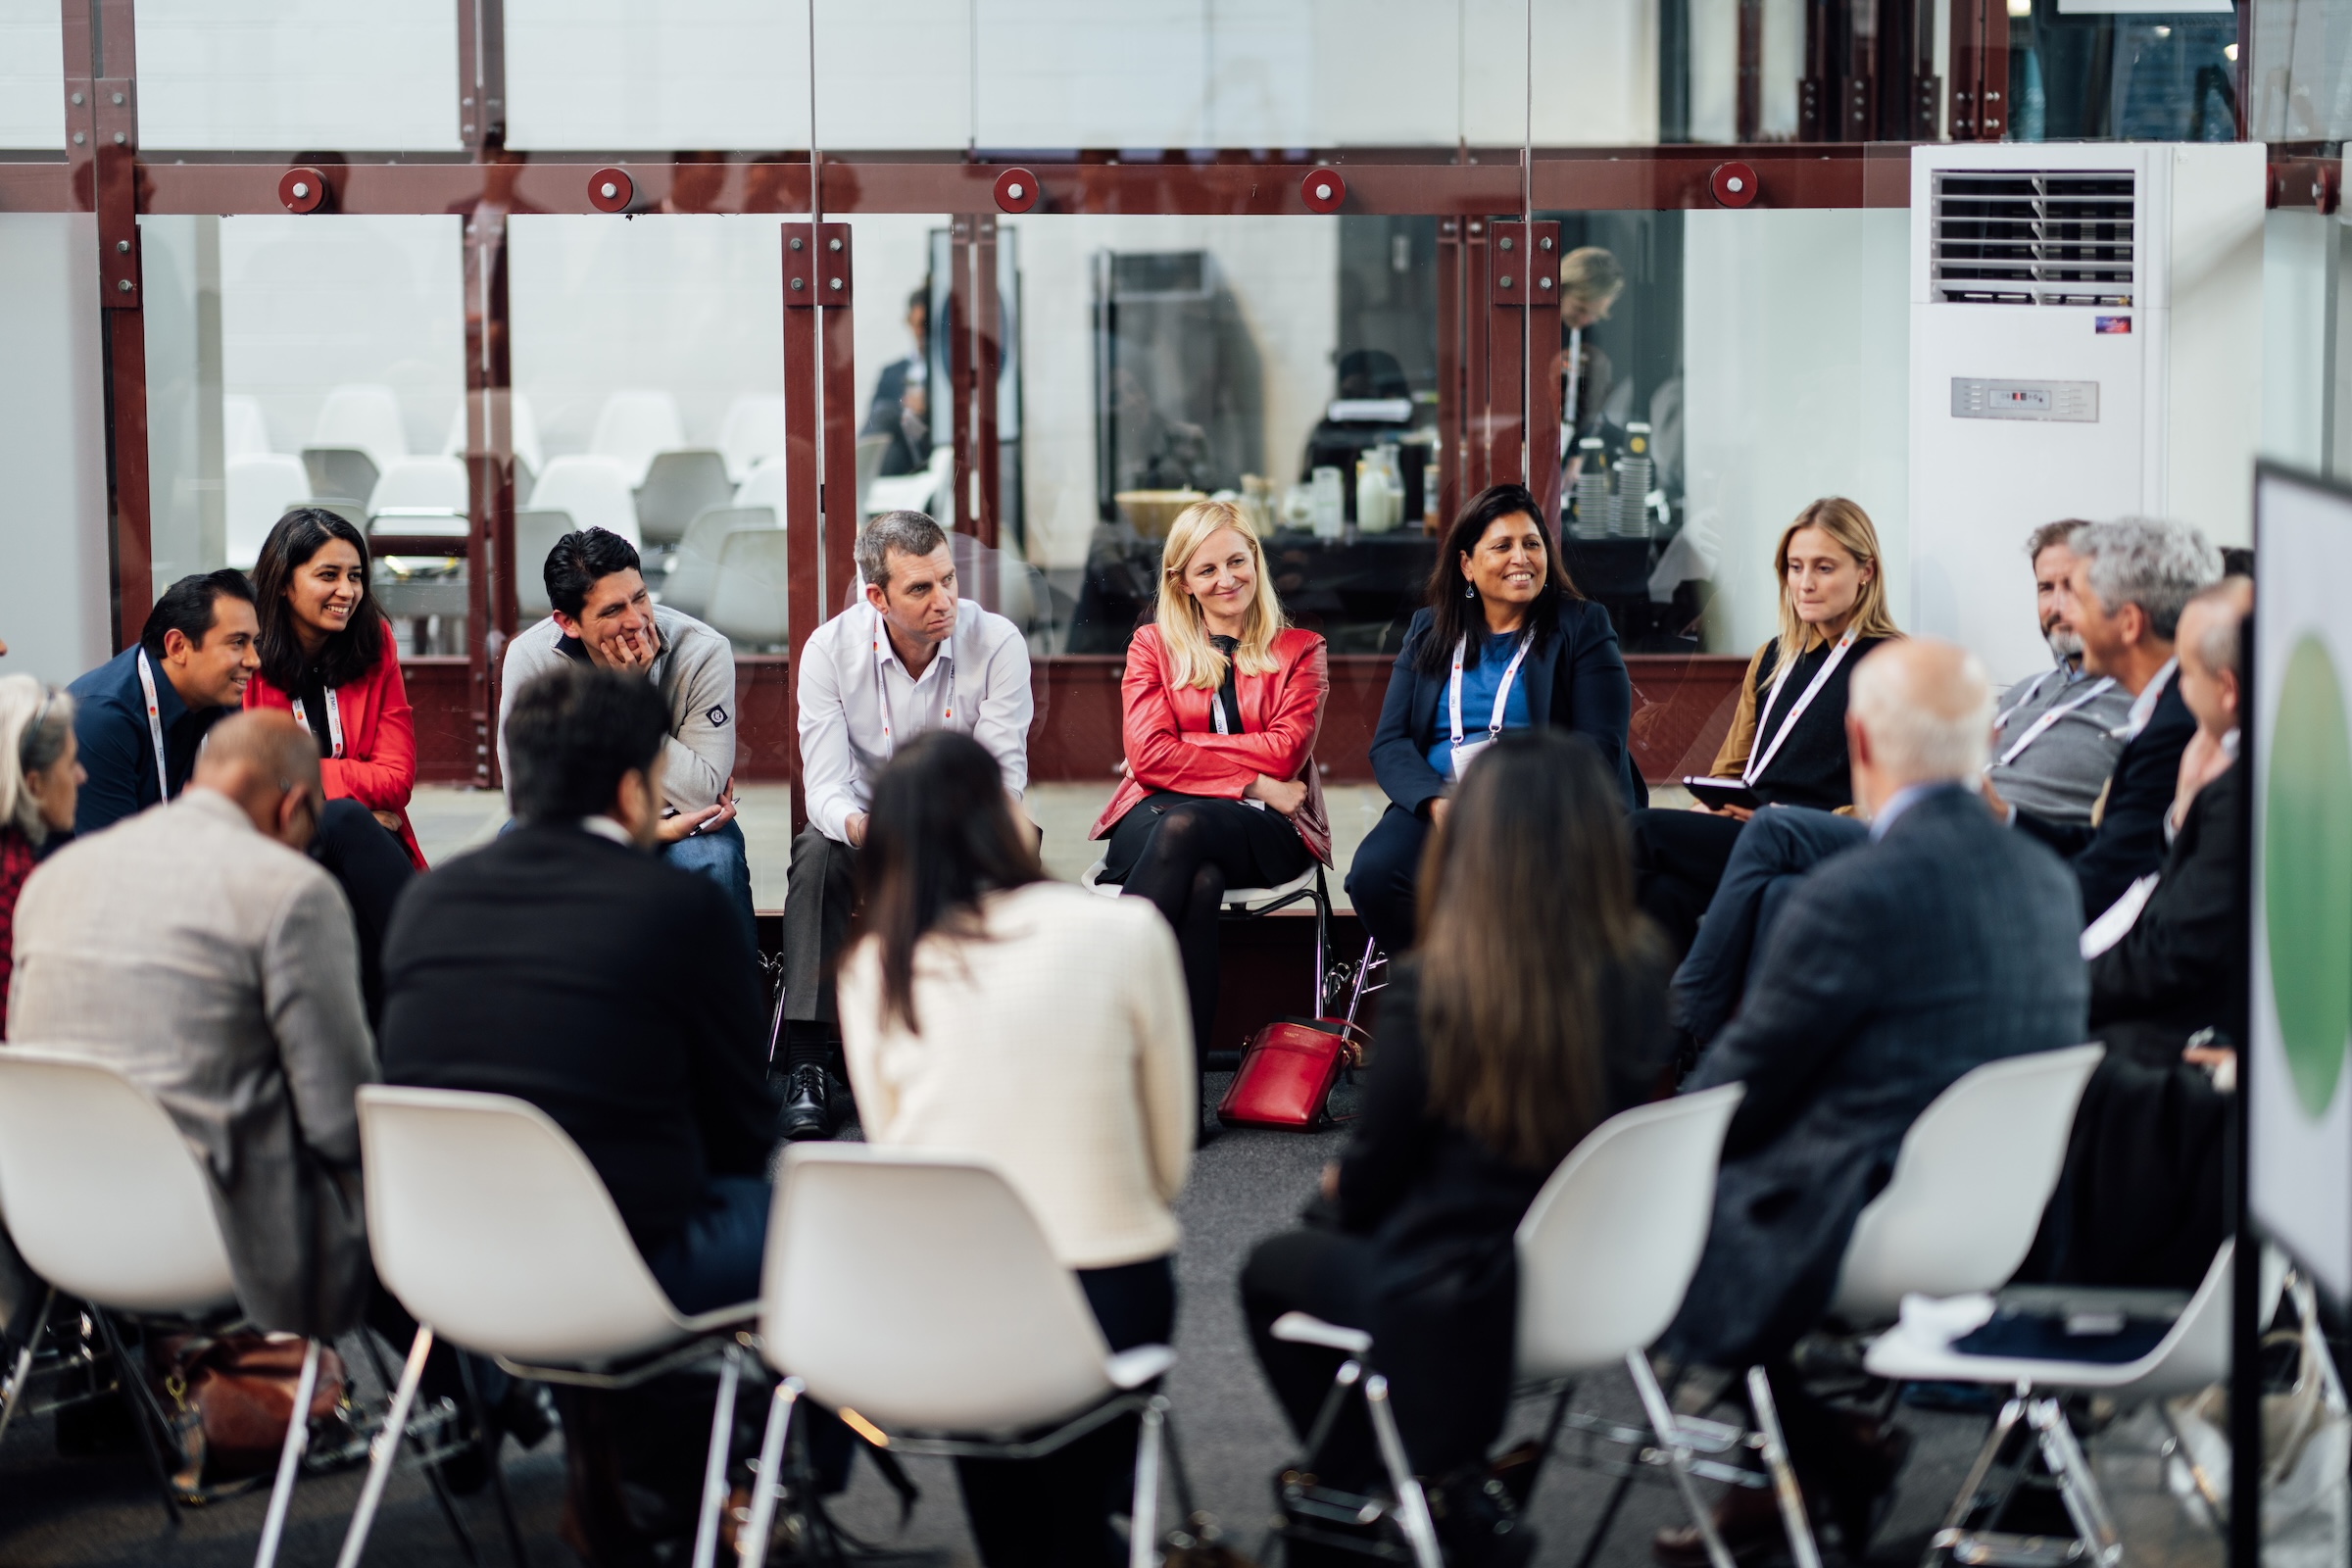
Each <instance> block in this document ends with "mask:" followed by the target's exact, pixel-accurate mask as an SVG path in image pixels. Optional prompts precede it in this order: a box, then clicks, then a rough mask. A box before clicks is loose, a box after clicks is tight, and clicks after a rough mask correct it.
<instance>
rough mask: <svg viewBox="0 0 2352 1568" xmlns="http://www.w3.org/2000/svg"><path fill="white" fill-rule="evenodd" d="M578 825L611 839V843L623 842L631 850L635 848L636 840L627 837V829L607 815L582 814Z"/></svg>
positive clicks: (601, 836)
mask: <svg viewBox="0 0 2352 1568" xmlns="http://www.w3.org/2000/svg"><path fill="white" fill-rule="evenodd" d="M580 826H581V827H583V828H585V829H586V830H587V831H589V832H591V833H593V834H595V835H596V836H597V837H598V838H600V839H611V840H612V841H613V843H615V844H625V845H627V846H628V847H629V848H630V849H632V850H633V849H636V848H637V841H636V840H635V839H633V838H631V837H629V830H628V829H627V828H625V827H622V826H621V825H620V824H619V823H618V822H615V821H613V818H611V817H609V816H604V815H597V816H583V817H581V818H580Z"/></svg>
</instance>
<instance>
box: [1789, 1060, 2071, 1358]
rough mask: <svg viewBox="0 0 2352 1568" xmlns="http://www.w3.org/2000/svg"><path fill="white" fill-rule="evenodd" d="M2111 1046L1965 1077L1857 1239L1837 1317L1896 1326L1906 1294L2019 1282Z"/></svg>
mask: <svg viewBox="0 0 2352 1568" xmlns="http://www.w3.org/2000/svg"><path fill="white" fill-rule="evenodd" d="M2104 1054H2106V1050H2105V1048H2104V1047H2101V1046H2095V1045H2094V1046H2070V1047H2068V1048H2067V1049H2066V1050H2064V1051H2045V1052H2039V1053H2036V1054H2034V1055H2030V1056H2010V1057H2006V1058H2004V1059H2002V1060H2000V1061H1988V1062H1986V1063H1985V1064H1984V1065H1983V1066H1981V1067H1977V1068H1974V1069H1973V1070H1971V1071H1969V1072H1966V1073H1963V1074H1962V1075H1961V1076H1960V1077H1959V1078H1958V1079H1956V1080H1955V1081H1954V1082H1953V1083H1952V1085H1951V1087H1950V1088H1948V1089H1946V1090H1944V1092H1943V1093H1942V1094H1940V1095H1937V1096H1936V1099H1935V1100H1934V1101H1933V1102H1931V1103H1929V1105H1928V1108H1927V1109H1925V1110H1923V1111H1921V1112H1920V1113H1919V1119H1918V1120H1917V1121H1915V1122H1913V1123H1912V1124H1911V1130H1910V1131H1909V1132H1907V1133H1905V1134H1904V1135H1903V1144H1902V1149H1901V1151H1900V1152H1898V1153H1897V1154H1896V1155H1895V1158H1894V1174H1893V1175H1892V1176H1891V1177H1890V1178H1888V1180H1887V1188H1886V1190H1885V1191H1884V1192H1882V1193H1880V1194H1879V1196H1878V1197H1876V1198H1874V1199H1872V1200H1871V1201H1870V1205H1869V1206H1868V1207H1867V1208H1865V1209H1863V1210H1862V1215H1861V1218H1860V1219H1858V1220H1857V1221H1855V1224H1854V1234H1853V1238H1852V1240H1850V1241H1849V1242H1847V1243H1846V1248H1845V1261H1844V1263H1843V1265H1842V1266H1841V1268H1840V1271H1839V1275H1838V1294H1837V1295H1836V1296H1835V1297H1834V1298H1833V1299H1832V1305H1831V1311H1832V1312H1834V1313H1835V1314H1836V1315H1837V1316H1838V1317H1841V1318H1843V1319H1845V1320H1846V1321H1847V1322H1849V1323H1853V1324H1857V1325H1866V1324H1872V1323H1890V1322H1892V1321H1894V1319H1895V1317H1896V1315H1897V1314H1898V1313H1900V1311H1901V1310H1902V1305H1903V1298H1904V1297H1905V1296H1906V1295H1913V1294H1916V1295H1920V1296H1934V1297H1944V1296H1965V1295H1969V1294H1971V1293H1973V1292H1978V1291H1997V1290H1999V1289H2000V1288H2001V1287H2002V1286H2003V1285H2006V1284H2008V1283H2009V1277H2010V1276H2011V1275H2013V1274H2015V1273H2016V1272H2017V1268H2018V1265H2019V1264H2020V1263H2023V1262H2024V1261H2025V1260H2026V1252H2027V1251H2028V1250H2030V1249H2031V1248H2032V1247H2033V1245H2034V1233H2035V1232H2036V1231H2038V1230H2039V1229H2040V1228H2041V1212H2042V1210H2043V1209H2044V1208H2045V1207H2047V1206H2048V1204H2049V1201H2050V1192H2051V1189H2053V1188H2055V1187H2056V1186H2057V1185H2058V1171H2059V1168H2060V1167H2061V1166H2062V1165H2063V1164H2064V1163H2065V1161H2066V1146H2067V1140H2068V1137H2069V1135H2070V1134H2071V1133H2072V1131H2073V1129H2074V1125H2075V1106H2076V1105H2077V1104H2078V1103H2080V1102H2081V1101H2082V1086H2083V1085H2084V1084H2087V1083H2088V1082H2089V1081H2090V1075H2091V1072H2092V1071H2093V1069H2095V1068H2096V1067H2097V1066H2098V1064H2099V1058H2100V1057H2101V1056H2103V1055H2104Z"/></svg>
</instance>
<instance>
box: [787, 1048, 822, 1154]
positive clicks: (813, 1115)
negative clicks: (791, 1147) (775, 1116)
mask: <svg viewBox="0 0 2352 1568" xmlns="http://www.w3.org/2000/svg"><path fill="white" fill-rule="evenodd" d="M832 1136H833V1085H832V1082H831V1080H830V1078H829V1077H828V1076H827V1074H826V1072H825V1069H824V1068H822V1067H820V1066H818V1065H817V1064H816V1063H815V1062H812V1061H809V1062H803V1063H802V1064H801V1065H800V1066H798V1067H795V1068H794V1069H793V1070H792V1077H791V1079H790V1081H789V1083H788V1085H787V1087H786V1089H785V1091H784V1138H785V1141H786V1142H787V1143H795V1144H797V1143H800V1142H802V1141H803V1140H804V1139H811V1138H813V1139H816V1140H818V1141H820V1142H821V1141H823V1140H825V1139H828V1138H830V1137H832Z"/></svg>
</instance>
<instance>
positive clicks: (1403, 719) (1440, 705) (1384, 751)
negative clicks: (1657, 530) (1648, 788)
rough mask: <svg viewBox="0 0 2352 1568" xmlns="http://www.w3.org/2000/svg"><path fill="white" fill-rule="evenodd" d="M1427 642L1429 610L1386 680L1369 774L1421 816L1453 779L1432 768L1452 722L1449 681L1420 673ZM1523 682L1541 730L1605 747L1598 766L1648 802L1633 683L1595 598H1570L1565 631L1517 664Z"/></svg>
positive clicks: (1630, 805) (1628, 797) (1563, 612)
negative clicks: (1637, 756) (1632, 746)
mask: <svg viewBox="0 0 2352 1568" xmlns="http://www.w3.org/2000/svg"><path fill="white" fill-rule="evenodd" d="M1429 636H1430V613H1429V612H1428V611H1426V610H1417V611H1415V612H1413V619H1412V623H1411V624H1410V625H1409V626H1407V627H1406V628H1405V632H1404V647H1403V648H1402V649H1400V650H1399V651H1398V652H1397V665H1396V668H1395V669H1394V670H1393V671H1392V672H1391V673H1390V675H1389V695H1388V696H1387V697H1386V698H1385V699H1384V700H1383V701H1382V703H1381V705H1380V722H1379V724H1378V725H1376V726H1375V727H1374V728H1373V731H1372V776H1373V777H1374V778H1376V779H1378V780H1379V781H1380V787H1381V788H1382V789H1383V790H1384V791H1386V792H1387V794H1388V797H1389V799H1390V800H1392V801H1395V802H1396V803H1397V805H1398V806H1401V807H1403V808H1404V809H1406V810H1408V811H1418V810H1420V809H1421V808H1422V805H1423V804H1424V803H1426V802H1428V801H1430V800H1433V799H1435V798H1436V797H1438V796H1440V795H1443V794H1445V793H1446V781H1445V780H1444V779H1442V778H1440V777H1439V776H1438V770H1437V769H1436V768H1434V767H1432V766H1430V765H1429V749H1430V748H1431V747H1432V746H1434V745H1436V744H1437V740H1438V734H1439V726H1440V725H1441V724H1442V723H1446V722H1447V720H1446V719H1445V718H1443V717H1442V715H1443V714H1444V712H1445V710H1446V687H1447V685H1448V684H1449V681H1448V677H1447V676H1446V675H1445V674H1439V675H1424V674H1422V673H1421V671H1420V670H1419V669H1417V668H1415V667H1414V661H1415V660H1416V659H1418V658H1419V657H1420V655H1421V645H1422V643H1424V642H1425V641H1427V640H1428V638H1429ZM1519 679H1521V680H1523V681H1525V682H1526V683H1527V712H1528V719H1529V721H1530V722H1531V723H1532V724H1534V725H1535V726H1536V727H1537V728H1538V729H1542V728H1544V727H1546V726H1556V727H1558V728H1561V729H1572V730H1575V731H1576V732H1577V733H1578V734H1580V735H1583V736H1585V737H1586V738H1587V739H1589V740H1591V741H1592V742H1593V745H1595V746H1597V747H1599V748H1600V756H1601V760H1603V761H1604V762H1606V763H1607V764H1608V765H1609V768H1610V770H1611V771H1612V772H1614V773H1616V774H1617V776H1618V779H1619V780H1620V782H1621V784H1622V786H1623V788H1624V790H1625V801H1626V808H1627V809H1629V810H1634V809H1640V808H1642V807H1643V806H1646V805H1648V804H1649V798H1648V795H1647V792H1645V791H1644V790H1643V789H1642V782H1641V780H1640V779H1638V778H1636V777H1635V775H1634V763H1633V754H1632V752H1631V751H1630V750H1629V749H1628V747H1627V745H1626V738H1625V732H1626V726H1627V725H1628V724H1630V723H1631V722H1632V721H1633V716H1634V686H1633V682H1632V680H1631V679H1630V678H1629V677H1628V676H1627V675H1626V672H1625V660H1624V658H1623V657H1622V656H1621V655H1620V654H1619V653H1618V651H1617V628H1616V627H1614V626H1612V625H1610V624H1609V613H1608V612H1607V611H1605V610H1603V609H1601V608H1600V606H1598V605H1597V604H1594V603H1593V601H1592V600H1590V599H1570V600H1566V601H1563V602H1562V604H1561V605H1560V624H1559V627H1558V629H1557V630H1556V631H1555V632H1554V633H1553V634H1552V635H1551V636H1550V637H1548V638H1545V639H1544V641H1543V642H1542V643H1540V644H1538V645H1537V646H1536V647H1535V648H1533V649H1531V650H1529V652H1528V656H1527V662H1525V663H1523V664H1521V665H1520V666H1519ZM1446 733H1447V734H1451V733H1452V731H1451V730H1450V729H1447V730H1446Z"/></svg>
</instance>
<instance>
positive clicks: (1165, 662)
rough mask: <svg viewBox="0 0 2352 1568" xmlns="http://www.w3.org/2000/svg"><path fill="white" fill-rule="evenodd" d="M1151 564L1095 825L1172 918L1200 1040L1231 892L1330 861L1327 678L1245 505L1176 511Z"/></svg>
mask: <svg viewBox="0 0 2352 1568" xmlns="http://www.w3.org/2000/svg"><path fill="white" fill-rule="evenodd" d="M1159 576H1160V582H1159V605H1158V609H1157V611H1156V613H1155V614H1154V624H1152V625H1150V626H1146V627H1144V628H1143V629H1142V630H1141V631H1138V632H1137V633H1136V634H1135V641H1134V642H1132V643H1130V644H1129V645H1128V648H1127V674H1126V677H1125V679H1124V680H1123V681H1121V683H1120V695H1121V700H1122V707H1123V709H1124V711H1125V718H1124V721H1123V723H1122V725H1121V729H1122V732H1123V734H1124V738H1125V740H1126V745H1127V777H1126V780H1125V781H1124V782H1123V783H1121V784H1120V785H1119V789H1118V793H1117V794H1115V795H1113V796H1112V797H1111V799H1110V805H1109V807H1108V808H1107V809H1104V811H1103V816H1102V818H1101V820H1099V821H1097V822H1096V823H1095V828H1094V832H1093V833H1092V834H1091V835H1090V837H1093V838H1098V839H1099V838H1102V837H1103V836H1104V835H1105V834H1107V835H1109V838H1110V843H1109V845H1108V847H1107V849H1106V851H1105V853H1104V855H1103V862H1104V864H1103V874H1102V877H1101V880H1103V881H1105V882H1117V883H1122V884H1124V885H1125V890H1126V891H1127V892H1128V893H1131V894H1133V895H1135V896H1136V897H1138V898H1146V899H1150V900H1151V901H1152V903H1153V904H1155V905H1157V906H1158V907H1159V912H1160V913H1162V914H1164V915H1166V916H1167V919H1168V924H1170V925H1171V926H1173V927H1175V929H1176V940H1177V945H1178V946H1179V947H1180V948H1181V949H1182V950H1183V954H1184V977H1185V983H1186V986H1187V987H1188V989H1189V990H1190V992H1191V994H1192V1004H1193V1044H1194V1048H1195V1050H1196V1052H1198V1053H1205V1052H1206V1051H1207V1049H1208V1030H1209V1025H1210V1024H1211V1022H1213V1021H1214V1019H1215V1017H1216V1012H1217V912H1218V907H1219V906H1220V905H1221V904H1222V903H1223V901H1224V897H1225V890H1226V889H1227V888H1262V887H1272V886H1274V885H1276V884H1278V883H1282V882H1288V881H1289V880H1291V878H1293V877H1295V876H1297V875H1299V873H1300V872H1302V871H1304V870H1305V869H1306V868H1307V867H1308V866H1309V865H1310V864H1312V863H1313V862H1314V861H1315V860H1321V861H1322V862H1323V863H1324V864H1326V865H1328V864H1330V863H1331V819H1330V818H1329V817H1328V816H1327V815H1326V814H1325V813H1324V809H1323V786H1322V784H1321V782H1320V781H1319V780H1318V779H1317V778H1316V776H1315V767H1314V751H1315V733H1316V731H1317V730H1319V729H1320V728H1321V727H1322V724H1323V700H1324V698H1325V697H1326V696H1328V695H1329V694H1330V691H1331V677H1330V672H1329V668H1328V666H1327V663H1326V661H1325V658H1324V651H1323V639H1322V638H1321V637H1319V636H1317V635H1316V634H1315V633H1313V632H1311V631H1301V630H1299V629H1298V628H1296V627H1293V626H1291V625H1289V624H1287V623H1286V622H1285V620H1284V618H1283V613H1282V604H1281V601H1280V600H1278V599H1276V598H1275V596H1274V583H1273V579H1272V576H1271V574H1269V573H1268V572H1267V570H1266V558H1265V555H1264V553H1263V552H1261V551H1260V550H1259V549H1258V545H1257V535H1256V533H1255V532H1253V531H1252V530H1251V529H1250V524H1249V523H1248V521H1247V520H1246V519H1245V518H1244V517H1243V515H1242V512H1241V509H1240V508H1239V507H1236V506H1234V505H1233V504H1232V503H1230V502H1225V501H1203V502H1201V504H1200V505H1198V506H1194V507H1188V508H1187V509H1185V511H1184V512H1183V513H1182V514H1181V515H1178V517H1177V518H1176V522H1175V526H1173V527H1172V528H1170V529H1169V530H1168V543H1167V548H1166V550H1165V551H1163V552H1162V553H1161V556H1160V565H1159Z"/></svg>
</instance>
